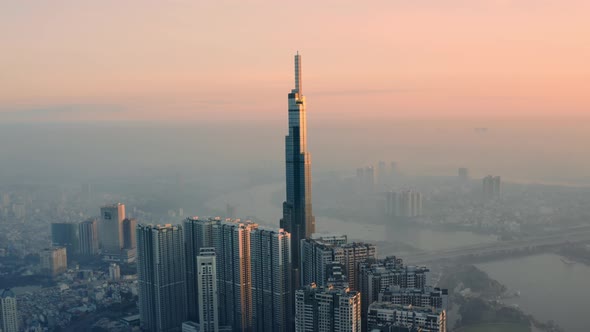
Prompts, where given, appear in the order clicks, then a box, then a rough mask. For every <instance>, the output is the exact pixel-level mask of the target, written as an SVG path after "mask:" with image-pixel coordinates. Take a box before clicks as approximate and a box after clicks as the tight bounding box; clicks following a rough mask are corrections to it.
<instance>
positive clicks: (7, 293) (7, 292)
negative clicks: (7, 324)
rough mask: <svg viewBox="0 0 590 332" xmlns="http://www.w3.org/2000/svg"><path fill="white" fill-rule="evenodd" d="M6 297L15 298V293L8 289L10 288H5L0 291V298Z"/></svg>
mask: <svg viewBox="0 0 590 332" xmlns="http://www.w3.org/2000/svg"><path fill="white" fill-rule="evenodd" d="M7 297H13V298H15V297H16V295H14V292H12V291H11V290H10V288H5V289H4V290H3V291H2V294H0V298H3V299H5V298H7Z"/></svg>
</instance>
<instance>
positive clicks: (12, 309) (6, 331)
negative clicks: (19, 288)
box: [0, 288, 18, 332]
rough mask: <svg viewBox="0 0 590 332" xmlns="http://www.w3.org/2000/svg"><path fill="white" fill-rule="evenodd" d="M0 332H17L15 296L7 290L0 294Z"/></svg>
mask: <svg viewBox="0 0 590 332" xmlns="http://www.w3.org/2000/svg"><path fill="white" fill-rule="evenodd" d="M0 331H2V332H18V312H17V306H16V296H15V295H14V293H13V292H12V291H11V290H10V289H8V288H7V289H5V290H3V291H2V292H1V293H0Z"/></svg>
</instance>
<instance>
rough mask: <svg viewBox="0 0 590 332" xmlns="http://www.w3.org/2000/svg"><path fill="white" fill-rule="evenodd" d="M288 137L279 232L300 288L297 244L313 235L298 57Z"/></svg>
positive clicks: (305, 115)
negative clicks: (284, 235) (285, 237)
mask: <svg viewBox="0 0 590 332" xmlns="http://www.w3.org/2000/svg"><path fill="white" fill-rule="evenodd" d="M288 98H289V134H288V135H287V136H286V137H285V166H286V167H285V171H286V179H287V200H286V201H285V202H284V203H283V218H282V219H281V223H280V225H281V228H283V229H284V230H286V231H287V232H289V233H290V234H291V244H292V251H291V252H292V257H293V258H292V264H293V284H294V287H295V288H294V289H296V288H298V287H299V278H300V276H299V262H300V260H299V256H300V252H299V242H300V241H301V240H302V239H304V238H307V237H309V236H310V235H311V234H313V233H314V232H315V217H314V216H313V213H312V207H311V156H310V154H309V152H308V151H307V119H306V117H307V114H306V110H305V97H304V96H303V90H302V75H301V56H300V55H299V53H297V55H295V88H294V89H293V90H291V93H289V97H288Z"/></svg>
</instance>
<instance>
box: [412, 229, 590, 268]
mask: <svg viewBox="0 0 590 332" xmlns="http://www.w3.org/2000/svg"><path fill="white" fill-rule="evenodd" d="M584 242H590V227H580V228H575V229H567V230H565V231H561V232H555V233H551V234H544V235H539V236H531V237H525V238H522V239H518V240H511V241H499V242H494V243H485V244H478V245H470V246H463V247H456V248H452V249H447V250H438V251H420V252H416V253H412V254H406V255H404V257H403V258H404V262H406V263H407V264H409V265H424V264H428V263H432V262H439V261H459V260H474V261H477V260H486V259H490V258H494V257H505V256H510V255H522V254H527V253H536V252H540V251H543V250H549V249H551V248H555V247H559V246H561V245H564V244H573V243H584Z"/></svg>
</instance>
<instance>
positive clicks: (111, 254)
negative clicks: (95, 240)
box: [98, 203, 125, 260]
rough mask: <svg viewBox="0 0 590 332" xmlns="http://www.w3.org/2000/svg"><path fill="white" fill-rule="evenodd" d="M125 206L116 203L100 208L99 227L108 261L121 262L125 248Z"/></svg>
mask: <svg viewBox="0 0 590 332" xmlns="http://www.w3.org/2000/svg"><path fill="white" fill-rule="evenodd" d="M124 219H125V205H123V204H121V203H116V204H112V205H105V206H103V207H101V208H100V224H99V226H98V229H99V234H100V243H101V247H102V251H103V255H104V256H105V258H106V259H107V260H119V257H120V255H121V249H122V248H123V220H124Z"/></svg>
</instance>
